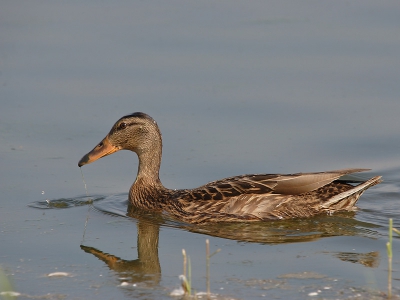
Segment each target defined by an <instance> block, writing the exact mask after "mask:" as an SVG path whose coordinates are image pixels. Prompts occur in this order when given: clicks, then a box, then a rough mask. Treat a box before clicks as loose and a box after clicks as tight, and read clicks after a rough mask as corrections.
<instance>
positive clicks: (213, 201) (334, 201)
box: [78, 112, 381, 224]
mask: <svg viewBox="0 0 400 300" xmlns="http://www.w3.org/2000/svg"><path fill="white" fill-rule="evenodd" d="M119 150H130V151H133V152H135V153H136V154H137V156H138V158H139V167H138V173H137V176H136V180H135V182H134V183H133V185H132V186H131V188H130V190H129V201H130V204H131V205H133V206H134V207H139V208H141V209H147V210H154V211H164V212H166V213H169V214H170V215H171V216H172V217H174V218H176V219H178V220H182V221H184V222H189V223H195V224H200V223H206V222H243V221H246V222H248V221H263V220H279V219H289V218H300V217H311V216H314V215H317V214H321V213H328V214H331V213H333V212H335V211H352V210H354V209H355V207H354V205H355V203H356V202H357V200H358V198H359V197H360V196H361V194H362V193H363V192H364V191H365V190H366V189H368V188H369V187H371V186H373V185H376V184H378V183H380V182H381V176H376V177H373V178H371V179H369V180H366V181H354V180H348V179H347V180H346V179H345V178H341V177H343V176H344V175H347V174H351V173H357V172H362V171H366V170H368V169H343V170H336V171H328V172H318V173H296V174H286V175H282V174H254V175H240V176H234V177H229V178H225V179H221V180H217V181H213V182H210V183H207V184H205V185H203V186H201V187H198V188H195V189H183V190H172V189H167V188H165V187H164V186H163V184H162V183H161V181H160V178H159V169H160V164H161V153H162V139H161V133H160V130H159V128H158V125H157V123H156V122H155V121H154V120H153V119H152V118H151V117H150V116H149V115H147V114H145V113H141V112H135V113H133V114H130V115H127V116H124V117H122V118H120V119H119V120H118V121H117V122H116V123H115V124H114V125H113V127H112V128H111V130H110V132H109V133H108V135H107V136H106V137H105V138H104V139H103V140H102V141H101V142H100V143H99V144H98V145H97V146H96V147H94V149H93V150H92V151H90V152H89V153H87V154H86V155H85V156H83V157H82V159H81V160H80V161H79V163H78V166H79V167H82V166H83V165H86V164H89V163H92V162H94V161H96V160H98V159H99V158H102V157H104V156H107V155H110V154H112V153H114V152H117V151H119ZM355 183H357V184H358V185H354V184H355Z"/></svg>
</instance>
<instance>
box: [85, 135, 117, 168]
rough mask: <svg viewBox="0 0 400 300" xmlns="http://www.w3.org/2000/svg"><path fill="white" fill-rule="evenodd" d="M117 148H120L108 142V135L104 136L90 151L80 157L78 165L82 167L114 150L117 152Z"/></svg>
mask: <svg viewBox="0 0 400 300" xmlns="http://www.w3.org/2000/svg"><path fill="white" fill-rule="evenodd" d="M119 150H120V149H119V148H118V147H116V146H114V145H112V144H111V143H110V141H109V139H108V137H105V138H104V139H103V140H102V141H101V142H100V143H99V144H98V145H97V146H96V147H94V148H93V150H92V151H90V152H89V153H87V154H86V155H85V156H84V157H82V158H81V160H80V161H79V163H78V166H79V167H82V166H83V165H87V164H90V163H92V162H94V161H96V160H98V159H99V158H102V157H104V156H107V155H110V154H113V153H114V152H117V151H119Z"/></svg>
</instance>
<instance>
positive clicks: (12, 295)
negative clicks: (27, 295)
mask: <svg viewBox="0 0 400 300" xmlns="http://www.w3.org/2000/svg"><path fill="white" fill-rule="evenodd" d="M0 295H1V296H5V297H18V296H21V293H18V292H13V291H7V292H1V293H0Z"/></svg>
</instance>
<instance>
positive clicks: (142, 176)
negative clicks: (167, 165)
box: [135, 150, 161, 184]
mask: <svg viewBox="0 0 400 300" xmlns="http://www.w3.org/2000/svg"><path fill="white" fill-rule="evenodd" d="M138 158H139V167H138V173H137V176H136V181H135V183H136V182H138V181H139V182H144V183H147V184H158V183H160V184H161V182H160V177H159V171H160V165H161V150H159V151H146V152H143V153H140V154H138Z"/></svg>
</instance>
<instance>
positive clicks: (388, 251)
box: [386, 219, 400, 299]
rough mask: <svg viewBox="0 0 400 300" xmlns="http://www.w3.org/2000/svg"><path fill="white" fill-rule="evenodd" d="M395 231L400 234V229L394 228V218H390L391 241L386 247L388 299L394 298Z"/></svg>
mask: <svg viewBox="0 0 400 300" xmlns="http://www.w3.org/2000/svg"><path fill="white" fill-rule="evenodd" d="M393 231H394V232H396V233H397V234H398V235H400V230H398V229H396V228H393V219H389V242H387V243H386V248H387V253H388V299H390V298H392V261H393V251H392V238H393Z"/></svg>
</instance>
